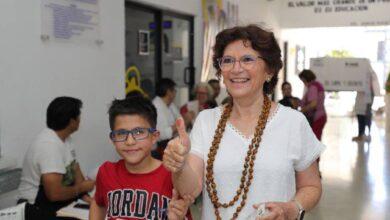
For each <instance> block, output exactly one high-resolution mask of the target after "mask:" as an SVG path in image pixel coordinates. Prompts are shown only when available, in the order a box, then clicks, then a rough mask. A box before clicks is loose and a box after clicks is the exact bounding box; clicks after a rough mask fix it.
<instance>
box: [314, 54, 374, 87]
mask: <svg viewBox="0 0 390 220" xmlns="http://www.w3.org/2000/svg"><path fill="white" fill-rule="evenodd" d="M310 69H311V70H312V71H313V72H314V73H315V74H316V76H317V80H318V81H320V82H321V83H322V84H323V85H324V88H325V90H326V91H361V92H363V91H367V90H369V88H370V87H369V82H370V75H371V74H372V73H371V72H373V71H372V68H371V65H370V62H369V60H368V59H364V58H331V57H321V58H312V59H310Z"/></svg>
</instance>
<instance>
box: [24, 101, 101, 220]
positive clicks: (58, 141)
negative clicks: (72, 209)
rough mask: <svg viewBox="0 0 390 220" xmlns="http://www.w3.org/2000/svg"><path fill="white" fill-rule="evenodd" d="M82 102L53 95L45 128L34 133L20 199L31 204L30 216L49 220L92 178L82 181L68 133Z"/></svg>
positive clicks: (76, 122) (83, 193)
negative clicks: (35, 135)
mask: <svg viewBox="0 0 390 220" xmlns="http://www.w3.org/2000/svg"><path fill="white" fill-rule="evenodd" d="M81 107H82V102H81V101H80V100H79V99H76V98H71V97H58V98H55V99H54V100H53V101H52V102H51V103H50V104H49V106H48V108H47V113H46V124H47V128H45V129H43V131H42V132H41V133H40V134H39V135H38V136H37V138H36V139H35V140H34V142H33V143H32V144H31V146H30V147H29V149H28V150H27V153H26V155H25V158H24V162H23V171H22V177H21V183H20V186H19V198H20V199H19V201H18V203H21V202H24V201H26V202H28V203H30V204H33V206H34V207H33V208H31V209H29V210H30V211H31V212H28V213H26V216H27V218H29V219H52V218H53V216H55V213H56V211H57V210H58V209H60V208H62V207H64V206H66V205H68V204H70V203H71V202H72V201H74V200H77V199H78V198H79V197H82V198H83V199H84V200H85V201H87V202H90V201H91V197H89V196H88V195H87V194H86V193H87V192H88V191H91V190H92V189H93V187H94V181H91V180H85V179H84V176H83V174H82V172H81V170H80V166H79V164H78V162H77V160H76V154H75V150H74V147H73V144H72V142H71V138H70V135H71V134H72V133H74V132H75V131H77V129H78V128H79V124H80V109H81Z"/></svg>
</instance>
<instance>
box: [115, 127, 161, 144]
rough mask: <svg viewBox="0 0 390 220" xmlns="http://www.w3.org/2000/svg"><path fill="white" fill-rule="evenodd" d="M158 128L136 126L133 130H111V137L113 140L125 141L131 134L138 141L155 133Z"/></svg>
mask: <svg viewBox="0 0 390 220" xmlns="http://www.w3.org/2000/svg"><path fill="white" fill-rule="evenodd" d="M156 131H157V130H156V129H155V128H134V129H132V130H125V129H120V130H115V131H111V132H110V139H111V140H112V141H113V142H124V141H126V140H127V138H128V137H129V134H131V136H132V137H133V138H134V140H136V141H140V140H143V139H145V138H147V137H148V136H149V133H154V132H156Z"/></svg>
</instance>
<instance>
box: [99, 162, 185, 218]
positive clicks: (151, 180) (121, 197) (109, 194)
mask: <svg viewBox="0 0 390 220" xmlns="http://www.w3.org/2000/svg"><path fill="white" fill-rule="evenodd" d="M172 189H173V183H172V175H171V173H170V172H169V171H168V170H167V169H165V167H164V166H163V165H161V166H160V167H158V168H157V169H155V170H153V171H152V172H150V173H145V174H133V173H130V172H129V171H127V169H126V167H125V163H124V160H119V161H118V162H116V163H112V162H105V163H104V164H103V165H102V166H100V168H99V172H98V175H97V178H96V193H95V200H96V203H97V204H98V205H99V206H103V207H106V208H107V219H109V220H113V219H127V220H128V219H167V209H168V204H169V201H170V199H171V198H172ZM187 218H188V219H191V215H190V214H189V212H188V213H187Z"/></svg>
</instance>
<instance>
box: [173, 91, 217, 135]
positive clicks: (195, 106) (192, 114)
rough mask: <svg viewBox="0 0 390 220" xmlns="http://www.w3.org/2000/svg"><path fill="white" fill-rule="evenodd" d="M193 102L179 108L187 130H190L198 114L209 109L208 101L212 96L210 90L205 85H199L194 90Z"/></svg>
mask: <svg viewBox="0 0 390 220" xmlns="http://www.w3.org/2000/svg"><path fill="white" fill-rule="evenodd" d="M194 93H195V100H192V101H189V102H187V103H186V104H184V105H183V106H182V107H181V108H180V114H181V115H182V116H183V118H184V121H185V122H186V126H187V128H191V127H192V124H193V123H194V121H195V118H196V116H198V114H199V112H201V111H202V110H204V109H208V108H210V106H209V105H208V101H209V100H210V99H211V95H212V94H213V91H212V88H211V87H210V86H209V85H208V84H207V83H199V84H197V85H196V86H195V89H194Z"/></svg>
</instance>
